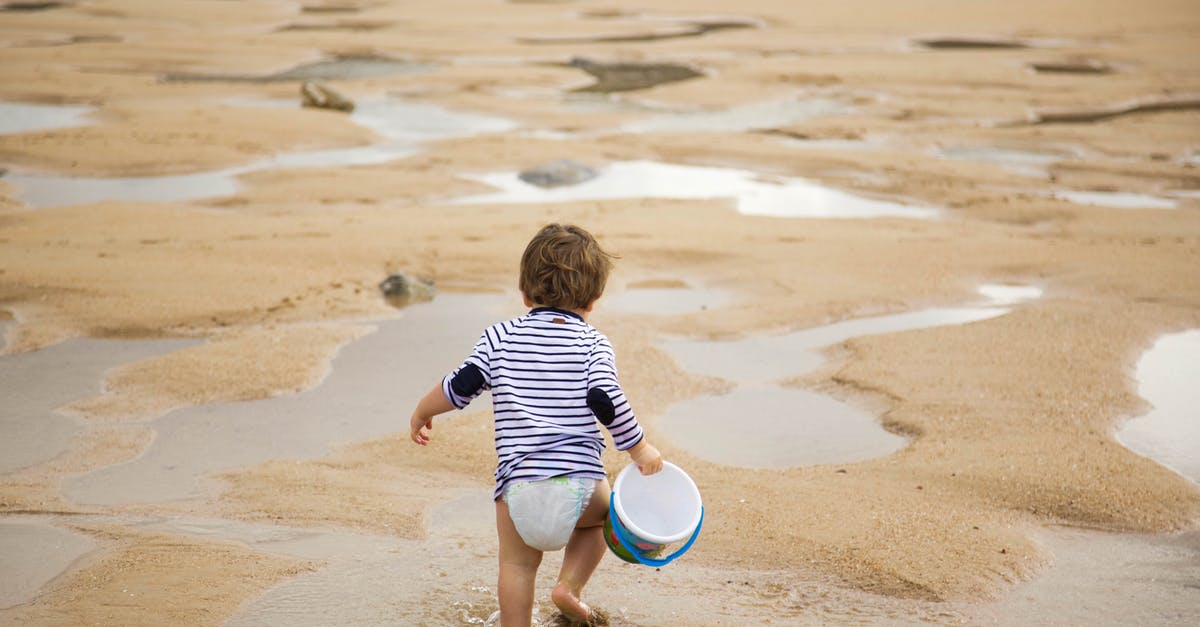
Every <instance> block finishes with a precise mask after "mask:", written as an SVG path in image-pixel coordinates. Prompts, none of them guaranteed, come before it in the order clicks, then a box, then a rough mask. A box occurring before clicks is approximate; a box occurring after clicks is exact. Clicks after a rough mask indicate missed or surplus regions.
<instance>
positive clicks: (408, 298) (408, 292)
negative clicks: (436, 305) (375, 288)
mask: <svg viewBox="0 0 1200 627" xmlns="http://www.w3.org/2000/svg"><path fill="white" fill-rule="evenodd" d="M379 290H380V291H381V292H383V297H384V299H386V300H387V301H388V304H390V305H392V306H393V307H403V306H405V305H408V304H411V303H416V302H422V301H427V300H433V295H434V293H435V291H436V290H435V289H434V287H433V280H432V279H425V278H419V277H414V276H411V275H408V274H403V273H396V274H393V275H391V276H389V277H388V278H386V279H384V280H383V282H382V283H380V284H379Z"/></svg>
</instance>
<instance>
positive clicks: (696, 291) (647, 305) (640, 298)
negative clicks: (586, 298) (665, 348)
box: [600, 279, 730, 315]
mask: <svg viewBox="0 0 1200 627" xmlns="http://www.w3.org/2000/svg"><path fill="white" fill-rule="evenodd" d="M729 300H730V295H729V293H727V292H725V291H722V290H716V289H709V288H706V287H703V286H700V287H697V286H694V285H692V284H690V283H686V282H684V281H680V280H676V279H666V280H659V281H653V280H651V281H641V282H638V283H631V284H629V285H626V286H625V289H623V290H621V291H619V292H616V293H614V294H612V295H610V296H605V298H604V299H603V300H602V301H600V303H601V304H600V306H601V307H603V308H605V309H612V310H614V311H622V312H627V313H646V314H659V315H673V314H685V313H695V312H698V311H706V310H708V309H715V308H717V307H720V306H722V305H724V304H725V303H727V302H729Z"/></svg>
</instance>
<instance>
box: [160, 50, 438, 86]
mask: <svg viewBox="0 0 1200 627" xmlns="http://www.w3.org/2000/svg"><path fill="white" fill-rule="evenodd" d="M431 69H433V66H431V65H429V64H425V63H418V62H415V61H408V60H405V59H391V58H386V57H370V56H363V57H353V56H351V57H342V58H338V59H326V60H323V61H314V62H312V63H305V64H303V65H298V66H296V67H294V68H291V69H289V70H284V71H282V72H277V73H275V74H264V75H253V74H167V75H166V76H164V77H163V78H164V80H167V81H181V82H245V83H277V82H284V81H320V80H353V79H364V78H381V77H387V76H403V75H408V74H422V73H425V72H428V71H430V70H431Z"/></svg>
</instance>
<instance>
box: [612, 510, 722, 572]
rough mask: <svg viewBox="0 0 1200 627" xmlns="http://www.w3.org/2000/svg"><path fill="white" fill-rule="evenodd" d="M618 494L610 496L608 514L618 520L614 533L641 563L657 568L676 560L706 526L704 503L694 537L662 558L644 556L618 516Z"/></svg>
mask: <svg viewBox="0 0 1200 627" xmlns="http://www.w3.org/2000/svg"><path fill="white" fill-rule="evenodd" d="M616 496H617V493H616V492H613V493H612V498H610V499H609V500H608V515H609V517H611V518H612V519H613V520H614V521H617V522H616V524H614V525H612V530H613V535H615V536H616V537H617V542H620V543H621V546H622V547H624V548H625V550H626V551H629V554H630V555H632V556H633V559H635V560H637V561H638V562H639V563H641V564H644V565H646V566H654V567H656V568H659V567H662V566H666V565H667V564H670V563H671V562H673V561H675V558H677V557H679V556H680V555H683V554H684V553H687V551H688V549H690V548H692V543H693V542H695V541H696V538H698V537H699V536H700V528H701V527H703V526H704V506H703V505H701V506H700V520H698V521H697V522H696V530H695V531H693V532H692V537H690V538H688V541H687V543H686V544H684V545H683V546H682V547H680V548H679V550H678V551H675V552H674V553H672V554H670V555H668V556H666V557H664V558H662V559H655V558H653V557H642V556H641V555H640V554H639V553H638V549H637V547H636V546H634V544H633V540H630V539H629V538H627V537H625V527H624V526H623V525H621V524H620V518H618V517H617V510H616V506H615V505H613V503H615V502H616Z"/></svg>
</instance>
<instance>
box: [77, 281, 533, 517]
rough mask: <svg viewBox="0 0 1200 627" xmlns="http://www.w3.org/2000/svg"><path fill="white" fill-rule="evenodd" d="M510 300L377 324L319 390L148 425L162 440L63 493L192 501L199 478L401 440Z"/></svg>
mask: <svg viewBox="0 0 1200 627" xmlns="http://www.w3.org/2000/svg"><path fill="white" fill-rule="evenodd" d="M512 300H513V299H512V298H511V297H508V298H505V297H503V296H497V295H487V296H480V295H458V294H446V295H442V296H439V297H438V298H437V299H436V300H434V301H433V302H431V303H422V304H416V305H412V306H409V307H407V308H406V309H404V310H403V312H402V314H401V317H400V318H399V319H396V320H388V321H385V322H380V323H378V325H377V326H378V331H377V332H375V333H373V334H371V335H368V336H366V337H364V338H362V339H360V340H357V341H355V342H352V343H351V344H349V345H347V346H346V347H345V348H343V349H342V350H341V352H340V353H339V354H338V355H337V356H336V357H335V358H334V361H333V364H332V368H331V373H330V375H329V376H328V377H327V378H326V379H325V380H324V381H323V382H321V384H320V385H318V386H317V387H315V388H311V389H309V390H306V391H303V392H300V393H297V394H293V395H288V396H281V397H276V398H271V399H266V400H261V401H253V402H241V403H222V404H213V405H204V406H201V407H192V408H186V409H181V410H177V411H174V412H171V413H169V414H167V415H166V416H163V417H161V418H158V419H156V420H154V421H152V422H151V423H150V425H151V426H152V427H153V428H154V430H155V439H154V443H153V444H152V445H151V446H150V448H149V449H147V450H146V451H145V452H144V453H142V455H141V456H139V457H138V458H137V459H134V460H132V461H130V462H126V463H124V464H119V465H115V466H109V467H107V468H102V469H99V470H96V471H94V472H91V473H88V474H85V475H80V476H75V477H71V478H69V479H67V480H66V481H64V482H63V492H64V494H65V495H66V496H67V498H69V499H70V500H71V501H73V502H75V503H80V504H96V505H114V504H122V503H153V502H165V501H172V500H178V499H185V498H190V497H194V496H199V495H201V494H202V493H203V487H202V485H201V478H202V477H204V476H205V475H207V474H209V473H213V472H219V471H222V470H226V469H229V468H234V467H239V466H249V465H254V464H258V463H261V462H264V461H267V460H270V459H313V458H317V457H320V456H322V455H325V454H327V453H328V452H329V451H330V449H331V447H333V446H334V445H336V444H339V443H347V442H358V441H362V440H367V439H371V438H377V437H381V436H383V435H386V434H389V433H395V432H396V431H398V430H400V429H402V428H403V426H404V424H405V422H404V420H405V418H404V417H406V416H407V415H408V412H409V411H410V410H411V409H412V408H411V407H410V406H409V403H411V400H412V399H414V398H420V397H421V396H422V395H423V394H424V393H425V392H426V391H428V389H429V387H430V386H431V385H433V383H435V382H436V381H435V380H431V379H430V370H431V368H432V369H434V370H435V371H437V372H441V371H442V370H444V371H445V372H449V371H450V370H451V369H452V368H453V367H455V366H457V365H458V364H459V363H460V360H461V359H462V358H464V357H465V356H466V355H467V353H468V352H469V351H470V347H471V345H472V344H473V342H474V340H473V339H472V337H477V336H470V335H466V336H464V333H467V334H471V333H479V332H482V330H483V329H484V328H485V327H486V326H487V325H489V324H492V323H493V322H495V321H496V320H498V319H500V318H501V317H502V316H503V315H507V313H511V312H505V313H498V312H500V311H503V309H504V307H506V306H508V305H511V304H513V303H512V302H511V301H512Z"/></svg>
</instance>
